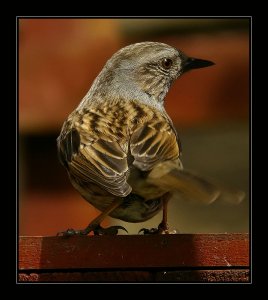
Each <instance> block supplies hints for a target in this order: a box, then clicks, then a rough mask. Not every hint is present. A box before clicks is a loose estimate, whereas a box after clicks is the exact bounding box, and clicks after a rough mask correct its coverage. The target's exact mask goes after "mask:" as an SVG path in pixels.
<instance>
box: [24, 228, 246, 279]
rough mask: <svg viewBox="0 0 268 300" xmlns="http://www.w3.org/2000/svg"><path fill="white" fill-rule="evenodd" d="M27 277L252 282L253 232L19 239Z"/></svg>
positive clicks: (25, 276) (25, 277)
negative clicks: (250, 233) (251, 245)
mask: <svg viewBox="0 0 268 300" xmlns="http://www.w3.org/2000/svg"><path fill="white" fill-rule="evenodd" d="M18 280H19V281H20V282H24V281H33V282H34V281H44V282H48V281H53V282H55V281H58V282H64V281H66V282H70V281H77V282H81V281H85V282H124V281H126V282H139V281H142V282H167V281H168V282H188V281H190V282H249V280H250V271H249V237H248V234H176V235H145V236H144V235H121V236H120V235H119V236H86V237H20V238H19V276H18Z"/></svg>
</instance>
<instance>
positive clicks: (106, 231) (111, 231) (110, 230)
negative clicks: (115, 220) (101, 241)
mask: <svg viewBox="0 0 268 300" xmlns="http://www.w3.org/2000/svg"><path fill="white" fill-rule="evenodd" d="M120 229H121V230H124V231H125V232H127V233H128V231H127V230H126V228H124V227H123V226H111V227H107V228H103V227H101V226H98V227H97V228H96V229H94V230H93V232H94V234H95V235H117V233H118V230H120Z"/></svg>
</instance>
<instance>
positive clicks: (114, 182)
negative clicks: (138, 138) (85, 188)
mask: <svg viewBox="0 0 268 300" xmlns="http://www.w3.org/2000/svg"><path fill="white" fill-rule="evenodd" d="M58 149H59V151H58V152H59V156H60V160H61V162H62V164H63V165H64V166H65V167H67V169H68V170H69V173H70V174H71V175H72V177H74V178H77V179H78V180H80V181H82V182H84V183H85V184H86V182H89V183H90V182H95V183H97V184H99V185H100V186H103V188H104V189H105V190H106V191H108V192H110V193H112V194H113V195H116V196H120V197H124V196H126V195H128V194H129V193H130V192H131V187H130V186H129V184H128V183H127V182H126V178H127V173H128V164H127V156H126V154H125V153H124V151H123V150H122V148H121V147H120V145H119V144H118V143H117V142H113V141H110V140H109V141H108V140H105V139H103V138H97V139H93V140H92V139H91V136H90V132H88V131H81V130H80V131H79V133H78V131H77V130H76V129H74V128H73V129H72V130H70V131H69V132H68V133H67V134H66V135H65V136H64V137H63V138H61V140H60V141H58Z"/></svg>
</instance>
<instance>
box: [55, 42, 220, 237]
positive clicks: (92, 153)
mask: <svg viewBox="0 0 268 300" xmlns="http://www.w3.org/2000/svg"><path fill="white" fill-rule="evenodd" d="M212 64H213V63H211V62H209V61H204V60H199V59H192V58H188V57H187V56H186V55H185V54H183V53H182V52H181V51H179V50H177V49H175V48H172V47H170V46H168V45H166V44H162V43H152V42H145V43H139V44H134V45H130V46H128V47H125V48H123V49H121V50H120V51H118V52H117V53H116V54H115V55H114V56H113V57H112V58H111V59H110V60H109V61H108V62H107V64H106V65H105V67H104V68H103V70H102V72H101V73H100V74H99V76H98V77H97V78H96V80H95V81H94V83H93V85H92V87H91V89H90V90H89V92H88V93H87V95H86V96H85V97H84V99H83V100H82V102H81V103H80V105H79V106H78V107H77V109H76V110H75V111H74V112H72V113H71V114H70V116H69V117H68V118H67V120H66V121H65V123H64V124H63V127H62V131H61V134H60V136H59V138H58V140H57V142H58V153H59V158H60V161H61V163H62V164H63V165H64V166H65V168H66V169H67V171H68V174H69V177H70V180H71V182H72V184H73V186H74V187H75V188H76V189H77V190H78V191H79V193H80V194H81V195H82V196H83V197H84V198H85V199H86V200H87V201H88V202H89V203H91V204H92V205H93V206H95V207H96V208H97V209H99V210H100V211H102V214H101V215H100V216H99V217H97V218H96V219H95V220H93V221H92V222H91V223H90V224H89V226H88V227H87V228H86V229H85V230H73V229H69V230H67V231H65V232H63V233H61V234H63V235H73V234H88V233H89V232H90V231H93V232H94V233H95V234H114V233H117V230H118V229H120V228H121V229H123V228H122V227H120V226H119V227H118V226H113V227H110V228H108V229H103V228H102V227H100V223H101V221H102V220H103V219H104V217H105V216H106V215H110V216H112V217H114V218H118V219H121V220H124V221H127V222H142V221H145V220H147V219H149V218H151V217H153V216H154V215H155V214H157V213H158V212H159V210H161V208H163V211H164V212H163V221H162V223H161V224H160V225H159V228H158V229H156V230H151V231H146V230H145V232H168V227H167V220H166V218H167V213H166V210H167V201H168V199H169V198H170V196H171V195H172V192H173V191H175V190H177V191H179V192H180V194H181V195H182V196H184V197H186V198H187V197H188V198H197V199H198V200H200V201H203V202H207V203H209V202H212V201H214V200H215V199H216V198H217V196H218V195H219V190H218V189H217V188H216V187H215V186H214V185H213V184H211V183H209V182H207V181H205V180H203V179H202V178H199V177H198V176H196V175H193V174H191V173H189V172H186V171H183V168H182V164H181V161H180V152H181V146H180V142H179V138H178V136H177V133H176V130H175V128H174V126H173V124H172V121H171V120H170V118H169V116H168V115H167V113H166V111H165V109H164V106H163V102H164V98H165V95H166V93H167V92H168V89H169V87H170V85H171V83H172V82H173V81H174V80H175V79H176V78H177V77H178V76H180V75H181V74H183V72H184V71H185V70H189V69H191V68H199V67H206V66H209V65H212Z"/></svg>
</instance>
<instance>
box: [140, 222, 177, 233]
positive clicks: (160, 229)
mask: <svg viewBox="0 0 268 300" xmlns="http://www.w3.org/2000/svg"><path fill="white" fill-rule="evenodd" d="M139 233H143V234H176V233H177V231H176V230H175V229H172V230H171V229H169V227H168V224H166V223H163V222H161V223H160V224H159V225H158V228H151V229H147V228H142V229H141V230H140V231H139Z"/></svg>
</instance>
